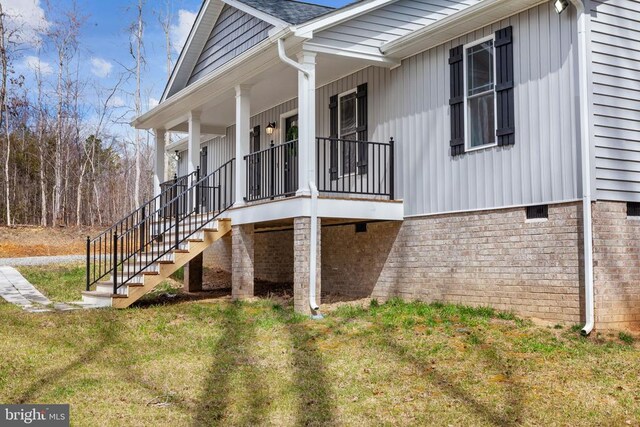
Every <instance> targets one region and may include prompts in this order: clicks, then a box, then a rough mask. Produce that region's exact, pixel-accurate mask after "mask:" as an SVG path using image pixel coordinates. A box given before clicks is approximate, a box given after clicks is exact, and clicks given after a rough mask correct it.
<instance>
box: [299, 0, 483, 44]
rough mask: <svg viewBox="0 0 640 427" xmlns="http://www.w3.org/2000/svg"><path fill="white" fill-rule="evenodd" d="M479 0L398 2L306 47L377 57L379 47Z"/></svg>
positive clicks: (336, 28)
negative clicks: (314, 45) (339, 50)
mask: <svg viewBox="0 0 640 427" xmlns="http://www.w3.org/2000/svg"><path fill="white" fill-rule="evenodd" d="M479 2H480V0H400V1H397V2H393V3H392V4H389V5H387V6H384V7H381V8H379V9H376V10H373V11H371V12H368V13H365V14H364V15H362V16H358V17H356V18H354V19H350V20H349V21H347V22H345V23H342V24H340V25H336V26H334V27H331V28H329V29H327V30H324V31H321V32H319V33H318V34H316V35H314V37H313V40H312V41H311V42H310V43H309V44H312V45H313V44H316V45H322V46H330V47H335V48H340V49H346V50H352V51H359V52H365V53H370V54H374V55H379V54H380V50H379V47H380V46H382V45H383V44H384V43H386V42H389V41H391V40H395V39H397V38H399V37H402V36H404V35H407V34H409V33H410V32H412V31H415V30H419V29H421V28H423V27H425V26H427V25H429V24H432V23H434V22H436V21H439V20H440V19H443V18H446V17H447V16H449V15H452V14H454V13H456V12H459V11H461V10H463V9H466V8H467V7H469V6H473V5H474V4H476V3H479Z"/></svg>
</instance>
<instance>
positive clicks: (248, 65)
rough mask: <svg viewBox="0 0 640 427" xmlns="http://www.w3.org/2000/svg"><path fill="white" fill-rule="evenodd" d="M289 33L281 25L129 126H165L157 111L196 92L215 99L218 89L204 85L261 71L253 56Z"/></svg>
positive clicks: (164, 110) (258, 55) (171, 105)
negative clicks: (275, 31)
mask: <svg viewBox="0 0 640 427" xmlns="http://www.w3.org/2000/svg"><path fill="white" fill-rule="evenodd" d="M290 32H291V31H290V30H289V28H283V29H282V30H281V31H279V32H278V33H276V34H274V35H272V36H271V37H269V38H268V39H266V40H264V41H262V42H260V43H259V44H257V45H256V46H254V47H253V48H251V49H249V50H248V51H246V52H244V53H242V54H240V55H238V56H236V57H235V58H233V59H232V60H231V61H229V62H227V63H226V64H224V65H222V66H221V67H220V68H218V69H216V70H215V71H213V72H212V73H210V74H208V75H206V76H205V77H203V78H202V79H200V80H198V81H196V82H194V83H192V84H190V85H189V86H187V87H186V88H184V89H182V90H181V91H180V92H178V93H176V94H174V95H173V96H171V97H169V98H168V99H166V100H165V101H164V102H162V103H160V104H159V105H157V106H156V107H154V108H153V109H151V110H149V111H147V112H146V113H144V114H143V115H141V116H138V117H136V118H134V119H133V121H132V122H131V126H133V127H134V128H137V129H155V128H164V126H165V124H164V123H157V122H156V120H157V118H158V116H159V115H160V114H162V113H164V112H166V111H167V110H169V109H171V108H172V107H174V106H176V105H178V104H180V103H185V102H186V100H187V99H188V98H192V97H194V96H198V95H199V96H201V97H202V96H206V97H207V99H211V98H214V97H215V96H217V95H219V93H218V92H220V91H217V92H215V93H214V92H213V91H210V90H207V88H208V87H209V86H211V85H214V84H215V83H216V81H218V80H220V79H222V78H234V77H236V79H235V80H240V81H242V80H246V79H248V78H250V77H251V76H252V75H255V74H256V73H258V72H260V71H261V69H260V68H256V67H255V66H254V64H252V61H253V60H256V58H259V57H260V55H261V54H262V53H264V52H265V51H268V50H269V49H270V48H272V47H273V45H274V44H275V43H277V41H278V39H279V38H283V37H286V36H287V35H289V34H290ZM277 56H278V54H277V52H275V50H274V57H275V58H276V59H277ZM242 71H246V72H244V73H242ZM235 84H238V83H232V84H230V85H229V86H227V87H224V88H222V89H221V90H222V91H224V90H228V89H230V88H231V87H233V86H234V85H235ZM189 104H191V105H192V108H191V109H193V108H198V107H199V106H200V105H195V104H193V103H191V102H189ZM183 113H184V114H186V113H188V109H187V108H185V111H184V112H183ZM166 120H167V121H169V120H170V119H166Z"/></svg>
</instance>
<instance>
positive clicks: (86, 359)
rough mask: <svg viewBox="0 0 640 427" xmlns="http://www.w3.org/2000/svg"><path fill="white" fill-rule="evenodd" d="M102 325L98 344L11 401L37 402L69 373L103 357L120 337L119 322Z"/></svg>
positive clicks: (48, 374)
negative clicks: (49, 388)
mask: <svg viewBox="0 0 640 427" xmlns="http://www.w3.org/2000/svg"><path fill="white" fill-rule="evenodd" d="M101 324H102V327H100V329H99V334H100V338H99V340H98V342H97V343H96V344H94V345H92V346H91V347H90V348H89V349H87V350H86V351H85V352H83V353H82V354H81V355H79V356H78V357H76V358H75V359H73V360H72V361H71V362H69V363H67V364H66V365H64V366H62V367H60V368H57V369H54V370H52V371H50V372H49V373H47V374H45V375H44V376H42V377H40V378H39V379H38V380H36V381H34V382H32V383H31V384H30V385H29V386H28V387H27V389H26V390H25V391H23V392H22V393H21V394H19V395H17V396H16V397H15V398H14V399H11V401H12V402H14V403H18V404H22V403H30V402H33V401H35V400H36V398H37V396H38V394H39V393H41V392H42V391H43V390H44V389H46V388H48V387H50V386H51V385H53V384H55V383H56V382H58V381H60V380H61V379H62V378H64V376H65V375H67V374H68V373H69V372H71V371H73V370H75V369H77V368H79V367H81V366H83V365H86V364H88V363H91V362H93V361H94V360H95V359H96V358H98V357H101V356H102V353H103V352H104V349H106V348H107V347H109V346H112V345H114V344H115V343H116V341H117V337H118V324H117V322H114V321H106V322H102V323H101Z"/></svg>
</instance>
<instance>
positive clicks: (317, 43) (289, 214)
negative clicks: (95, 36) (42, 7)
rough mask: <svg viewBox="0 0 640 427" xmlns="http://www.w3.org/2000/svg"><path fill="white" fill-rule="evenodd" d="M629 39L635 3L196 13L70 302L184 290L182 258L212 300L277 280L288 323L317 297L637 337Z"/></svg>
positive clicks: (292, 6) (374, 0) (635, 67)
mask: <svg viewBox="0 0 640 427" xmlns="http://www.w3.org/2000/svg"><path fill="white" fill-rule="evenodd" d="M638 22H640V8H639V7H638V4H637V2H635V1H633V0H598V1H595V0H584V1H582V0H571V1H567V0H558V1H539V0H415V1H409V0H395V1H394V0H365V1H360V2H355V3H353V4H351V5H348V6H346V7H344V8H341V9H336V10H334V9H331V8H327V7H323V6H317V5H312V4H309V3H302V2H297V1H291V0H273V1H263V0H205V1H204V3H203V5H202V8H201V10H200V12H199V14H198V16H197V19H196V21H195V24H194V26H193V29H192V31H191V33H190V35H189V38H188V40H187V43H186V46H185V48H184V49H183V51H182V53H181V54H180V57H179V60H178V62H177V64H176V67H175V69H174V71H173V73H172V76H171V78H170V80H169V82H168V84H167V86H166V89H165V91H164V94H163V97H162V100H161V102H160V104H159V105H158V106H157V107H155V108H153V109H152V110H151V111H149V112H148V113H146V114H144V115H142V116H140V117H138V118H136V119H135V121H134V122H133V125H134V126H135V127H136V128H140V129H152V130H153V131H154V132H155V135H156V153H157V154H156V159H157V161H156V178H155V179H156V188H157V192H158V197H157V198H156V199H154V200H153V201H151V202H149V203H148V204H146V205H145V206H144V207H141V209H140V210H138V211H136V212H135V213H133V214H132V216H131V217H129V218H128V219H126V221H124V222H123V223H120V224H119V225H116V226H114V227H115V228H112V229H110V230H109V231H108V232H107V233H106V234H104V235H102V236H99V237H98V238H97V239H96V240H94V241H90V242H88V244H89V249H90V250H89V252H88V254H89V260H90V270H89V275H88V279H87V283H88V292H87V293H86V295H85V298H86V299H90V300H94V301H102V302H103V303H104V304H113V305H115V306H127V305H128V304H130V303H131V302H133V301H134V300H135V299H137V298H138V297H139V296H140V295H142V294H143V293H144V292H146V291H147V290H149V289H151V288H152V287H153V286H155V284H156V283H158V282H159V281H160V279H161V278H163V277H166V276H167V275H168V274H170V273H171V272H172V271H174V270H175V269H177V268H178V267H180V266H181V265H183V264H185V263H188V265H189V268H188V272H189V273H190V274H189V278H187V279H185V280H186V281H187V283H189V284H190V286H191V288H197V286H198V284H199V282H201V272H200V271H201V267H202V262H203V261H202V260H203V255H202V254H203V253H204V254H205V255H204V260H205V261H204V262H205V263H208V264H211V265H215V266H218V267H222V268H226V269H228V270H230V271H232V277H233V295H234V297H236V298H242V297H246V296H251V295H252V294H253V283H254V279H255V278H261V279H265V280H271V281H274V282H283V281H284V282H293V283H294V296H295V298H294V300H295V308H296V310H298V311H300V312H304V313H316V312H318V311H321V307H322V305H321V299H322V295H323V294H327V293H337V294H343V295H347V296H353V297H362V296H372V297H375V298H378V299H381V300H384V299H387V298H389V297H392V296H402V297H405V298H416V299H421V300H426V301H445V302H457V303H463V304H470V305H491V306H494V307H496V308H499V309H505V310H513V311H515V312H517V313H519V314H521V315H525V316H531V317H537V318H542V319H547V320H549V321H554V322H557V321H564V322H573V323H579V322H582V324H584V330H583V332H584V333H589V332H590V331H591V330H592V329H593V327H594V325H597V327H599V328H619V327H638V326H640V239H639V237H640V221H637V220H638V219H640V101H639V100H638V99H639V97H640V71H639V70H640V27H639V26H638ZM168 132H174V133H181V132H182V133H186V134H187V136H186V138H185V139H184V140H182V141H180V142H179V143H175V144H172V145H166V142H165V141H166V139H165V136H166V134H167V133H168ZM165 153H169V154H170V155H177V156H178V157H179V162H178V165H179V175H180V178H179V179H178V180H176V181H173V180H170V181H168V182H165V183H164V184H163V185H161V183H162V182H163V181H165V180H166V179H167V178H168V177H166V176H165V171H164V156H165ZM114 232H115V233H116V234H115V237H113V233H114ZM114 246H115V247H114ZM96 247H97V248H98V249H96ZM96 259H97V261H95V260H96ZM114 263H115V264H116V266H117V267H116V268H117V270H118V271H119V273H118V274H112V272H113V264H114ZM114 279H115V280H114ZM101 280H107V281H108V282H107V283H104V282H101ZM94 285H95V286H96V287H95V288H94ZM94 289H95V290H94Z"/></svg>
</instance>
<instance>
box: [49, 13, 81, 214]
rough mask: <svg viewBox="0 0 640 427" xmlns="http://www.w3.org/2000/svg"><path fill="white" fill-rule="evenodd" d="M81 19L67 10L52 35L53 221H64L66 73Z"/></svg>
mask: <svg viewBox="0 0 640 427" xmlns="http://www.w3.org/2000/svg"><path fill="white" fill-rule="evenodd" d="M80 27H81V20H80V17H79V16H78V14H77V11H76V10H75V9H72V10H71V11H68V12H66V13H64V15H63V18H62V19H61V20H60V21H58V22H56V23H55V25H54V29H53V31H51V32H50V34H49V37H50V38H51V40H52V42H53V44H54V45H55V49H56V53H57V59H58V64H57V66H58V67H57V80H56V97H57V107H56V139H55V150H54V168H53V169H54V176H55V182H54V186H53V219H52V223H53V225H54V226H55V225H57V224H59V223H61V222H64V214H63V210H64V206H63V197H64V194H65V191H64V190H65V188H63V187H64V182H65V181H64V175H65V157H66V156H65V152H66V150H65V148H66V147H65V138H66V137H67V134H66V131H67V129H66V128H67V116H68V88H67V87H66V84H65V73H66V72H67V66H68V63H69V62H70V61H71V59H72V58H73V57H74V56H75V54H76V52H77V49H78V34H79V31H80Z"/></svg>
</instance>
